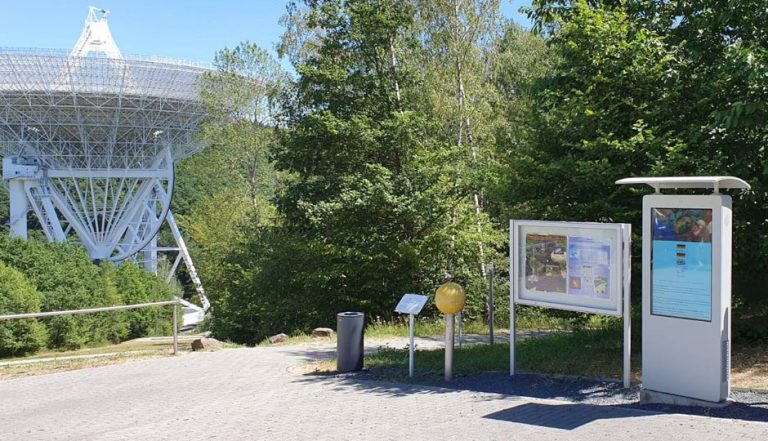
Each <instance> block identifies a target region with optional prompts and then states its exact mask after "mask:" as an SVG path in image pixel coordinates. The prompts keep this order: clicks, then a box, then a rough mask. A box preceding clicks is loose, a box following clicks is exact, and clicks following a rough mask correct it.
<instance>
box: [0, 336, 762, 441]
mask: <svg viewBox="0 0 768 441" xmlns="http://www.w3.org/2000/svg"><path fill="white" fill-rule="evenodd" d="M398 344H399V342H398ZM332 353H333V347H330V346H328V345H309V344H308V345H301V346H284V347H271V348H252V349H251V348H249V349H227V350H221V351H217V352H203V353H189V354H185V355H182V356H179V357H169V358H161V359H151V360H142V361H134V362H127V363H123V364H117V365H111V366H104V367H99V368H92V369H85V370H79V371H71V372H62V373H57V374H50V375H42V376H38V377H29V378H20V379H14V380H8V381H3V382H0V440H3V441H6V440H239V439H252V440H334V441H336V440H358V439H359V440H395V439H397V440H406V439H417V440H501V439H520V440H556V439H583V440H609V439H610V440H623V439H638V440H641V439H642V440H649V439H650V440H653V439H655V440H666V439H675V440H676V441H678V440H708V439H712V440H723V439H727V440H751V439H754V440H763V441H764V440H766V439H768V424H767V423H758V422H748V421H740V420H729V419H716V418H709V417H699V416H689V415H674V414H673V415H668V414H656V413H651V412H645V411H641V410H635V409H626V408H620V407H611V406H591V405H586V404H576V403H571V402H565V401H557V400H548V399H536V398H526V397H519V396H513V395H501V394H494V393H483V392H472V391H460V390H450V389H444V388H439V387H427V386H418V385H403V384H390V383H380V382H372V381H367V380H361V379H359V378H336V377H327V376H326V377H318V376H309V375H300V374H296V373H294V372H295V370H294V369H292V366H295V365H296V364H297V363H299V362H301V361H302V360H314V359H318V358H322V357H327V356H329V355H331V354H332Z"/></svg>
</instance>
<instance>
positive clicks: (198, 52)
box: [0, 0, 530, 62]
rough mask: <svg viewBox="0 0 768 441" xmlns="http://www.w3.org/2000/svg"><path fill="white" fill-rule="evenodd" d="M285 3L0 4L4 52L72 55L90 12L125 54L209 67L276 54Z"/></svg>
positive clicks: (526, 0)
mask: <svg viewBox="0 0 768 441" xmlns="http://www.w3.org/2000/svg"><path fill="white" fill-rule="evenodd" d="M501 1H502V13H503V14H504V16H506V17H508V18H511V19H513V20H515V21H517V22H518V23H520V24H522V25H523V26H528V20H527V19H526V18H524V17H523V16H521V15H520V14H519V13H518V12H517V11H518V9H519V8H520V7H521V6H527V5H529V4H530V0H501ZM285 4H286V1H285V0H215V1H214V0H66V1H65V0H0V47H41V48H57V49H69V48H71V47H72V46H74V44H75V42H76V41H77V38H78V37H79V36H80V31H81V30H82V27H83V21H84V20H85V17H86V15H87V13H88V6H91V5H93V6H98V7H100V8H104V9H108V10H109V11H110V15H109V22H110V29H111V30H112V36H113V37H114V38H115V41H116V42H117V45H118V47H120V50H121V51H122V52H123V53H126V54H138V55H153V56H161V57H171V58H181V59H186V60H193V61H202V62H210V61H212V60H213V56H214V54H215V53H216V51H218V50H220V49H222V48H224V47H234V46H236V45H237V44H238V43H239V42H240V41H243V40H250V41H253V42H255V43H257V44H259V45H260V46H262V47H263V48H265V49H268V50H270V51H271V52H272V53H274V44H275V42H277V41H278V39H279V38H280V35H281V34H282V27H281V26H280V24H279V23H278V20H279V18H280V16H281V15H282V14H283V13H284V12H285Z"/></svg>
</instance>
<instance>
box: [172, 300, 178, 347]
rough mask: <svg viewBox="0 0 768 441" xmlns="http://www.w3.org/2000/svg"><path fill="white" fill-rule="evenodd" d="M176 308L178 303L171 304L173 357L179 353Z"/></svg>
mask: <svg viewBox="0 0 768 441" xmlns="http://www.w3.org/2000/svg"><path fill="white" fill-rule="evenodd" d="M178 307H179V304H178V302H177V303H174V304H173V355H176V353H177V352H178V351H179V330H178V328H179V321H178V318H177V313H176V309H177V308H178Z"/></svg>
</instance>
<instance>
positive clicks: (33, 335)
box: [0, 262, 47, 357]
mask: <svg viewBox="0 0 768 441" xmlns="http://www.w3.org/2000/svg"><path fill="white" fill-rule="evenodd" d="M41 298H42V296H41V295H40V293H39V292H38V291H37V290H36V289H35V287H34V285H32V284H31V283H30V282H29V281H28V280H27V279H26V277H24V274H22V273H20V272H19V271H17V270H15V269H13V268H9V267H7V266H6V265H5V264H3V263H2V262H0V314H21V313H25V312H39V311H40V302H41ZM46 340H47V336H46V332H45V327H44V326H43V325H42V324H40V323H39V322H38V321H37V319H20V320H10V321H2V322H0V357H13V356H18V355H24V354H27V353H31V352H35V351H37V350H38V349H40V348H42V347H44V346H45V343H46Z"/></svg>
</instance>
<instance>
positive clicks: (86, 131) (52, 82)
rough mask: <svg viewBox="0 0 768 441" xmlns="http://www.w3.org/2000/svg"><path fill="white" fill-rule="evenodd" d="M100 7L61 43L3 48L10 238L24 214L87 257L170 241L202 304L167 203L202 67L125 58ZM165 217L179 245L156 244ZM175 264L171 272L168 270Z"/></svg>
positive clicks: (145, 255) (2, 147)
mask: <svg viewBox="0 0 768 441" xmlns="http://www.w3.org/2000/svg"><path fill="white" fill-rule="evenodd" d="M107 15H108V12H107V11H105V10H102V9H98V8H94V7H91V8H90V10H89V12H88V17H87V18H86V21H85V27H84V28H83V32H82V34H81V35H80V39H79V40H78V41H77V44H76V45H75V47H74V49H73V50H72V51H69V52H63V51H57V50H47V49H8V48H3V49H0V154H1V155H2V156H3V178H4V179H5V181H7V184H8V191H9V195H10V228H11V235H12V236H19V237H23V238H26V237H27V214H28V212H29V211H31V212H32V213H34V215H35V216H36V217H37V219H38V221H39V223H40V225H41V227H42V229H43V232H44V233H45V235H46V236H47V238H48V240H50V241H64V240H73V241H77V242H79V243H80V244H82V246H83V247H84V248H85V249H86V250H87V252H88V255H89V256H90V257H91V259H94V260H109V261H114V262H118V261H122V260H125V259H132V260H134V261H142V262H144V263H145V266H146V268H147V269H148V270H155V271H156V268H157V253H158V251H178V255H177V258H176V261H175V263H174V265H173V269H174V270H175V269H176V267H177V265H178V264H179V261H180V259H184V261H185V263H186V265H187V267H188V270H189V272H190V275H191V276H192V279H193V281H194V283H195V286H196V288H197V290H198V293H199V294H200V297H201V299H202V301H203V303H204V305H203V306H204V307H205V309H207V308H208V306H209V305H208V301H207V299H206V297H205V294H204V291H203V288H202V285H201V284H200V281H199V279H198V277H197V274H196V272H195V269H194V265H193V264H192V260H191V258H190V257H189V253H188V252H187V250H186V246H185V245H184V242H183V239H182V238H181V234H180V233H179V230H178V227H177V226H176V223H175V221H174V219H173V215H172V213H171V212H170V203H171V196H172V194H173V180H174V171H173V165H174V162H176V161H179V160H182V159H184V158H187V157H189V156H190V155H192V154H194V153H195V152H196V151H197V150H199V148H200V147H201V145H200V144H199V143H197V142H196V141H195V139H194V135H195V131H196V129H197V126H198V124H199V123H200V122H201V121H202V120H203V119H204V118H205V117H206V114H205V112H204V110H203V108H202V105H201V103H200V101H199V99H198V87H197V81H198V78H199V77H200V75H201V74H202V73H204V72H206V70H207V69H205V68H203V67H200V66H196V65H193V64H191V63H184V62H178V61H168V60H162V59H147V58H140V57H127V56H123V55H122V53H121V52H120V50H119V49H118V47H117V45H116V44H115V42H114V40H113V39H112V34H111V33H110V30H109V26H108V23H107ZM164 221H168V224H169V226H170V229H171V231H172V232H173V234H174V236H175V238H176V241H177V245H178V248H163V249H158V247H157V239H156V236H157V232H158V231H159V229H160V227H161V226H162V224H163V222H164ZM171 273H173V271H171Z"/></svg>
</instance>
